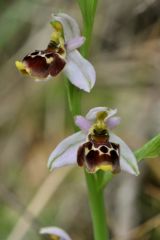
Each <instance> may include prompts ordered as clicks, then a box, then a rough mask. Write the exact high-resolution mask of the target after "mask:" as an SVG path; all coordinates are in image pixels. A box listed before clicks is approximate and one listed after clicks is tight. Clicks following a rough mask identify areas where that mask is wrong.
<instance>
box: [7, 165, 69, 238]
mask: <svg viewBox="0 0 160 240" xmlns="http://www.w3.org/2000/svg"><path fill="white" fill-rule="evenodd" d="M70 171H71V168H64V169H62V170H59V171H56V172H54V174H50V175H49V176H48V177H47V178H46V179H45V181H44V183H43V184H42V185H41V186H40V188H39V189H38V191H37V193H36V194H35V196H34V197H33V199H32V201H31V202H30V203H29V205H28V207H27V208H26V210H25V211H26V212H30V213H31V214H32V216H33V217H35V218H36V217H38V215H39V214H40V212H41V211H42V210H43V209H44V207H45V206H46V204H47V203H48V201H49V200H50V198H51V197H52V195H53V194H54V193H55V192H56V190H57V189H58V187H59V186H60V184H61V183H62V182H63V180H64V179H65V177H66V176H67V175H68V174H69V172H70ZM25 215H26V213H25V212H24V213H23V215H22V216H21V217H20V218H19V220H18V222H17V223H16V225H15V227H14V228H13V230H12V232H11V233H10V234H9V236H8V238H7V240H15V239H16V240H22V239H23V238H24V236H25V234H26V233H27V231H28V229H29V228H30V227H31V224H32V222H31V221H28V220H27V219H26V217H25Z"/></svg>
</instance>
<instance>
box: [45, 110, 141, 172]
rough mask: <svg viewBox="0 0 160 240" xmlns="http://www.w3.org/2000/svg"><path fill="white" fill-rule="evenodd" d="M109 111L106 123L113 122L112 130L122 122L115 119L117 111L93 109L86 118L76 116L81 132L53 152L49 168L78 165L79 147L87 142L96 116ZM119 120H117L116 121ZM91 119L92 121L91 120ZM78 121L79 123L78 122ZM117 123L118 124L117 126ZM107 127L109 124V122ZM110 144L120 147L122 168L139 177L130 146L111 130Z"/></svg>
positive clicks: (59, 145)
mask: <svg viewBox="0 0 160 240" xmlns="http://www.w3.org/2000/svg"><path fill="white" fill-rule="evenodd" d="M104 110H106V111H107V114H108V119H107V118H106V119H105V121H107V120H109V119H110V121H111V120H112V118H113V121H114V124H112V126H111V129H112V128H113V125H114V127H115V126H116V125H117V124H118V123H119V122H120V119H119V118H117V117H113V116H114V115H115V114H116V112H117V110H116V109H110V108H104V107H97V108H92V109H91V110H90V111H89V112H88V113H87V114H86V116H85V117H83V116H76V117H75V124H76V125H77V126H79V128H80V129H81V131H79V132H77V133H74V134H72V135H71V136H69V137H67V138H66V139H64V140H63V141H62V142H61V143H59V144H58V146H57V147H56V148H55V150H53V152H52V153H51V155H50V157H49V160H48V167H49V168H50V170H54V169H55V168H59V167H62V166H66V165H70V164H77V152H78V149H79V147H80V146H81V145H82V144H84V143H85V142H86V137H87V135H88V130H89V128H90V126H91V125H92V124H93V123H94V120H95V117H96V114H97V113H98V112H99V111H104ZM116 118H117V119H116ZM89 119H90V120H89ZM77 121H78V122H77ZM115 121H116V124H115ZM107 127H109V126H108V122H107ZM109 136H110V142H113V143H116V144H119V145H120V168H121V169H122V170H124V171H126V172H128V173H130V174H133V175H136V176H137V175H138V174H139V170H138V165H137V161H136V158H135V156H134V154H133V152H132V151H131V149H130V148H129V147H128V145H127V144H126V143H125V142H124V141H123V140H122V139H121V138H119V137H118V136H116V135H115V134H113V133H112V132H111V131H110V130H109Z"/></svg>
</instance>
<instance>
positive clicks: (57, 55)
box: [16, 13, 96, 92]
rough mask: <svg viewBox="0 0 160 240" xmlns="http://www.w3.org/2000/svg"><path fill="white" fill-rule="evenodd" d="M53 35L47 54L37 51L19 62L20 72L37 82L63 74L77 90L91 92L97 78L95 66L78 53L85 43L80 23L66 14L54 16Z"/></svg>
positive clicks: (17, 65)
mask: <svg viewBox="0 0 160 240" xmlns="http://www.w3.org/2000/svg"><path fill="white" fill-rule="evenodd" d="M51 25H52V27H53V33H52V35H51V40H50V42H49V44H48V45H47V48H46V49H45V50H36V51H34V52H32V53H31V54H28V55H26V56H25V57H24V58H23V60H22V61H16V67H17V68H18V70H19V71H20V72H21V73H23V74H26V75H29V76H31V77H33V78H34V79H35V80H41V81H42V80H49V79H52V78H53V77H55V76H57V75H58V74H59V73H60V72H62V71H63V73H64V74H65V75H66V77H67V78H68V79H69V80H70V82H71V83H72V84H73V85H75V86H76V87H78V88H80V89H82V90H84V91H86V92H90V90H91V89H92V87H93V86H94V84H95V80H96V74H95V70H94V67H93V66H92V64H91V63H90V62H89V61H88V60H86V59H85V58H84V57H83V56H82V55H81V54H80V53H79V51H78V50H77V49H78V48H79V47H80V46H81V45H82V44H83V43H84V41H85V38H84V37H83V36H81V34H80V29H79V26H78V24H77V22H76V21H75V20H74V19H73V18H72V17H70V16H69V15H67V14H64V13H59V14H53V15H52V20H51Z"/></svg>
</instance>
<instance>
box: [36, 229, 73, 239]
mask: <svg viewBox="0 0 160 240" xmlns="http://www.w3.org/2000/svg"><path fill="white" fill-rule="evenodd" d="M40 234H51V235H53V236H56V237H60V240H61V239H62V240H71V238H70V237H69V235H68V234H67V233H66V232H65V231H64V230H62V229H61V228H58V227H45V228H41V229H40Z"/></svg>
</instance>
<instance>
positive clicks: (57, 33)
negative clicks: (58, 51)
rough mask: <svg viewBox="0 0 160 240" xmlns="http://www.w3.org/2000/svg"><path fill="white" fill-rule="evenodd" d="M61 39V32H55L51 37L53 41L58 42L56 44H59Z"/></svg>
mask: <svg viewBox="0 0 160 240" xmlns="http://www.w3.org/2000/svg"><path fill="white" fill-rule="evenodd" d="M61 37H62V36H61V34H60V33H59V32H57V31H54V32H53V33H52V35H51V41H53V42H56V43H59V40H60V38H61Z"/></svg>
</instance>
